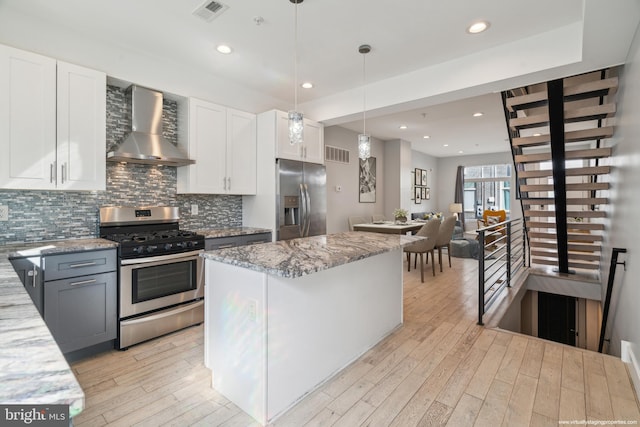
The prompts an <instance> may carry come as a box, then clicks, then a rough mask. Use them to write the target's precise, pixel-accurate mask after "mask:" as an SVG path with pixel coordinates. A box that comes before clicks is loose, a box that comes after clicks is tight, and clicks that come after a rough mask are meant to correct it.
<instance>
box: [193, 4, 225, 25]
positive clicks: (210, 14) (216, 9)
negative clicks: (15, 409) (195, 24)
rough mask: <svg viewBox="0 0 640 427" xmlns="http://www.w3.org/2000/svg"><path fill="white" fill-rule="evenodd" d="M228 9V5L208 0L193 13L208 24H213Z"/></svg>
mask: <svg viewBox="0 0 640 427" xmlns="http://www.w3.org/2000/svg"><path fill="white" fill-rule="evenodd" d="M228 8H229V6H227V5H226V4H222V3H220V2H217V1H214V0H208V1H206V2H204V3H202V4H201V5H200V6H198V8H196V10H194V11H193V14H194V15H196V16H199V17H200V18H202V19H204V20H205V21H207V22H211V21H213V20H214V19H215V18H217V17H218V16H220V15H222V13H223V12H224V11H225V10H227V9H228Z"/></svg>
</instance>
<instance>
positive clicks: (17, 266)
mask: <svg viewBox="0 0 640 427" xmlns="http://www.w3.org/2000/svg"><path fill="white" fill-rule="evenodd" d="M10 261H11V265H12V266H13V269H14V270H15V271H16V274H18V277H20V281H21V282H22V284H23V285H24V288H25V290H26V291H27V293H28V294H29V296H30V297H31V300H32V301H33V304H34V305H35V306H36V308H37V309H38V312H39V313H40V316H42V313H43V312H44V290H43V281H42V269H41V268H40V257H39V256H38V257H31V258H14V259H12V260H10Z"/></svg>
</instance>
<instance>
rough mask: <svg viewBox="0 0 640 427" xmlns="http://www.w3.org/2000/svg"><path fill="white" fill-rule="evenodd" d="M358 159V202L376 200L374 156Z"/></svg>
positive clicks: (373, 201)
mask: <svg viewBox="0 0 640 427" xmlns="http://www.w3.org/2000/svg"><path fill="white" fill-rule="evenodd" d="M359 160H360V172H359V182H358V186H359V191H358V194H359V197H358V201H359V202H360V203H375V202H376V158H375V157H369V158H368V159H366V160H362V159H359Z"/></svg>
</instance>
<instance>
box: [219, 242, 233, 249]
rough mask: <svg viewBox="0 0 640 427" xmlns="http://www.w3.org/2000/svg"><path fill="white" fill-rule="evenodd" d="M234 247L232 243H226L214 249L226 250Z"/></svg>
mask: <svg viewBox="0 0 640 427" xmlns="http://www.w3.org/2000/svg"><path fill="white" fill-rule="evenodd" d="M234 246H235V244H233V243H228V244H226V245H220V246H218V247H217V248H216V249H227V248H233V247H234Z"/></svg>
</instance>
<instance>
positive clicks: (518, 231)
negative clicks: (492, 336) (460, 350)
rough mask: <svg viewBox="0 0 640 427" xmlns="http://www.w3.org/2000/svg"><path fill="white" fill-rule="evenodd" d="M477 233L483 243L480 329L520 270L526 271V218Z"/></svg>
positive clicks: (479, 298) (505, 222) (480, 264)
mask: <svg viewBox="0 0 640 427" xmlns="http://www.w3.org/2000/svg"><path fill="white" fill-rule="evenodd" d="M503 232H504V234H503ZM477 233H478V241H479V242H480V253H479V254H478V325H484V323H483V320H482V319H483V317H484V314H485V313H486V312H487V310H488V309H489V307H491V305H492V304H493V303H494V302H495V301H496V300H497V298H498V296H499V295H500V293H501V292H502V290H503V289H504V288H505V287H511V284H512V281H513V278H514V277H515V276H516V274H517V273H518V272H519V271H520V269H522V268H524V267H526V257H525V254H526V239H525V227H524V221H523V219H522V218H517V219H510V220H506V221H503V222H500V223H498V224H494V225H490V226H488V227H483V228H480V229H478V230H477ZM488 237H490V238H491V239H487V238H488ZM487 240H490V241H488V242H487ZM485 242H486V243H485Z"/></svg>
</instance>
